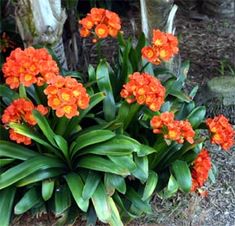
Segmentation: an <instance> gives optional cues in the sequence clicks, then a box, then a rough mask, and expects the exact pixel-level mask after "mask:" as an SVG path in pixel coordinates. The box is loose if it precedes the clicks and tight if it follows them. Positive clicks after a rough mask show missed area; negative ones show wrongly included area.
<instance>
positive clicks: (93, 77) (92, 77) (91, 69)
mask: <svg viewBox="0 0 235 226" xmlns="http://www.w3.org/2000/svg"><path fill="white" fill-rule="evenodd" d="M88 77H89V82H94V81H96V75H95V68H94V67H93V66H92V65H91V64H89V65H88Z"/></svg>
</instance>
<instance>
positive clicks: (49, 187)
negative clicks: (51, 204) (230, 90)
mask: <svg viewBox="0 0 235 226" xmlns="http://www.w3.org/2000/svg"><path fill="white" fill-rule="evenodd" d="M54 186H55V181H54V180H44V181H43V182H42V198H43V200H44V201H47V200H49V199H50V198H51V196H52V194H53V191H54Z"/></svg>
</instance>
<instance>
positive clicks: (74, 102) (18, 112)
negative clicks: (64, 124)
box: [2, 47, 90, 145]
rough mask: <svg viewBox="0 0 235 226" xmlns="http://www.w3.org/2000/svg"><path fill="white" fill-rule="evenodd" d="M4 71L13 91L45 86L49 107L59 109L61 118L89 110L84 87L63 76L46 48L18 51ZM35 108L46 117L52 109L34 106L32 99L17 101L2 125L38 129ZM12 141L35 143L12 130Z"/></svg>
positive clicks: (8, 60)
mask: <svg viewBox="0 0 235 226" xmlns="http://www.w3.org/2000/svg"><path fill="white" fill-rule="evenodd" d="M2 71H3V74H4V77H5V79H6V84H7V85H8V86H9V87H10V88H11V89H17V88H19V86H20V85H22V86H24V87H29V86H32V85H37V86H43V85H44V86H45V87H46V88H45V89H44V93H45V94H46V95H47V99H48V106H49V107H51V108H52V109H53V110H56V115H57V117H62V116H65V117H67V118H72V117H74V116H77V115H78V114H79V111H78V108H80V109H85V108H87V107H88V105H89V100H90V98H89V96H88V94H87V92H86V89H85V88H84V87H83V85H82V84H81V83H79V82H77V80H76V79H73V78H71V77H69V76H67V77H63V76H60V75H59V68H58V66H57V64H56V62H55V61H54V60H53V59H52V57H51V55H50V54H49V53H48V51H47V50H46V49H44V48H41V49H34V48H33V47H29V48H26V49H25V50H21V49H19V48H17V49H15V50H14V51H12V52H11V54H10V56H9V57H7V59H6V63H5V64H4V65H3V69H2ZM35 109H36V110H38V111H39V112H40V113H41V114H42V115H46V114H47V112H48V110H49V108H48V107H44V106H42V105H38V106H34V104H33V103H32V102H31V101H30V100H29V99H24V98H20V99H17V100H14V101H13V102H12V103H11V104H10V105H9V106H8V107H7V108H6V109H5V110H4V112H3V115H2V122H3V123H4V125H5V126H6V127H7V125H8V124H9V123H10V122H15V123H27V124H28V125H30V126H34V125H36V120H35V119H34V117H33V114H32V112H33V110H35ZM10 139H12V140H15V141H16V142H17V143H24V144H26V145H28V144H30V143H31V140H30V138H27V137H25V136H23V135H20V134H17V133H16V132H15V131H14V130H13V129H11V130H10Z"/></svg>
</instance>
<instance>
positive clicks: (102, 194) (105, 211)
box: [91, 182, 112, 223]
mask: <svg viewBox="0 0 235 226" xmlns="http://www.w3.org/2000/svg"><path fill="white" fill-rule="evenodd" d="M91 199H92V203H93V205H94V208H95V212H96V215H97V217H98V218H99V220H100V221H102V222H103V223H108V222H109V220H110V219H111V215H112V211H111V208H110V205H109V202H108V196H107V194H106V190H105V187H104V185H103V183H101V182H100V183H99V185H98V187H97V189H96V191H95V192H94V194H93V195H92V198H91Z"/></svg>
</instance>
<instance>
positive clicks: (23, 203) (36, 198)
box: [14, 188, 41, 215]
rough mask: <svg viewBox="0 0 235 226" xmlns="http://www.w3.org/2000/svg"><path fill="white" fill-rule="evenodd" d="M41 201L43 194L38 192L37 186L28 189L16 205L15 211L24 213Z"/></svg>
mask: <svg viewBox="0 0 235 226" xmlns="http://www.w3.org/2000/svg"><path fill="white" fill-rule="evenodd" d="M39 202H41V196H40V195H39V194H38V193H37V191H36V188H32V189H30V190H29V191H27V192H26V193H25V194H24V196H23V197H22V198H21V199H20V201H19V202H18V203H17V204H16V205H15V208H14V213H15V214H17V215H18V214H22V213H25V212H26V211H28V210H30V209H31V208H32V207H34V206H35V205H37V204H38V203H39Z"/></svg>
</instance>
